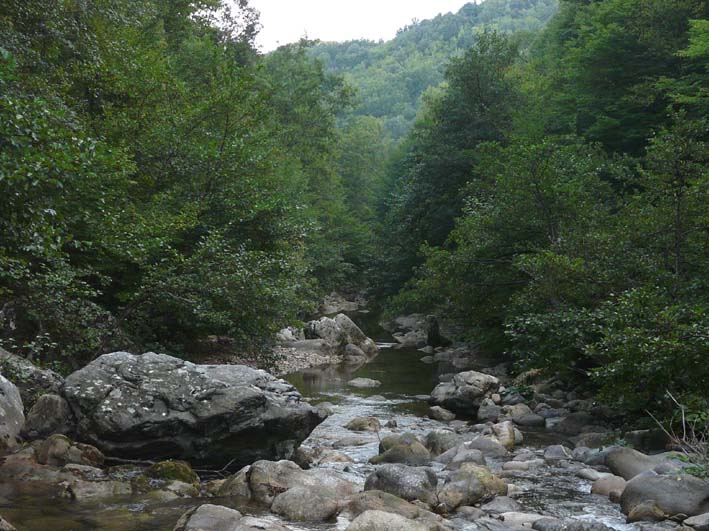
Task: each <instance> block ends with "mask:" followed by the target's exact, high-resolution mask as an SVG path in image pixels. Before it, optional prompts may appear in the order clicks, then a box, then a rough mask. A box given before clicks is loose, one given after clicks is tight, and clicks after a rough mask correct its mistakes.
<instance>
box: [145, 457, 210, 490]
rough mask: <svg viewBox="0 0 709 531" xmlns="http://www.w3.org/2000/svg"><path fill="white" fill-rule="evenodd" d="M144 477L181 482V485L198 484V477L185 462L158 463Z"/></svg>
mask: <svg viewBox="0 0 709 531" xmlns="http://www.w3.org/2000/svg"><path fill="white" fill-rule="evenodd" d="M145 475H146V476H147V477H149V478H152V479H164V480H166V481H182V482H183V483H191V484H193V485H198V484H199V476H198V475H197V474H196V473H195V471H194V470H192V467H191V466H190V464H189V463H187V462H185V461H160V462H159V463H155V464H154V465H152V466H151V467H150V468H148V469H147V470H146V471H145Z"/></svg>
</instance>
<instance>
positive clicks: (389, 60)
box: [0, 0, 709, 411]
mask: <svg viewBox="0 0 709 531" xmlns="http://www.w3.org/2000/svg"><path fill="white" fill-rule="evenodd" d="M547 21H548V23H547ZM258 27H259V21H258V13H257V12H256V11H255V10H254V9H253V8H252V7H250V6H249V4H248V1H247V0H238V2H226V1H223V0H174V1H170V2H164V1H161V0H139V1H127V0H96V1H93V2H55V1H52V0H36V1H33V2H26V1H24V0H0V211H1V212H2V214H1V215H0V341H1V343H0V346H4V347H5V348H9V349H12V350H14V351H16V352H18V353H22V354H24V355H26V356H28V357H30V358H32V359H33V360H34V361H36V362H37V363H44V364H53V365H54V366H55V367H57V368H59V369H66V370H68V369H71V368H76V367H78V366H81V365H82V364H84V363H85V362H86V361H88V360H90V359H93V358H94V357H96V356H97V355H99V354H101V353H105V352H110V351H113V350H117V349H122V348H123V349H132V350H140V351H143V350H146V349H156V350H159V351H163V352H170V353H175V354H179V355H184V356H191V355H193V354H195V353H196V352H200V351H204V350H209V349H210V348H213V346H214V338H219V343H220V346H223V343H224V342H226V343H228V344H229V346H230V348H233V349H234V350H237V351H249V352H256V353H258V352H266V351H267V349H265V348H264V345H265V344H266V343H268V342H269V341H270V338H271V337H272V336H273V333H274V332H275V331H276V330H277V329H278V328H280V327H282V326H284V325H286V324H288V323H294V322H297V321H298V320H299V319H302V318H304V317H305V316H307V315H308V314H309V312H310V311H311V310H312V309H313V308H314V304H315V301H317V300H318V298H319V297H320V296H322V295H323V294H324V293H327V292H329V291H331V290H333V289H338V290H341V291H346V292H359V291H366V292H367V293H368V295H369V296H370V297H372V298H375V299H376V300H377V301H379V302H380V303H381V304H382V305H385V306H386V307H387V311H388V312H389V313H391V314H395V313H403V312H414V311H416V312H427V313H433V312H435V313H439V314H440V315H443V316H447V317H452V318H455V319H456V320H459V321H461V322H463V323H464V324H465V325H466V327H467V329H468V330H469V337H470V339H472V340H473V341H475V342H476V343H479V344H480V346H481V348H484V349H486V350H488V351H490V352H493V353H496V354H499V355H501V356H506V357H508V358H510V359H513V360H515V362H516V363H517V365H518V367H519V368H520V369H521V368H524V367H536V368H543V369H545V370H548V371H550V372H561V373H562V374H568V375H573V376H574V377H578V378H582V379H585V380H590V381H591V382H592V383H593V384H595V385H597V386H598V388H599V390H600V391H601V393H602V396H603V397H604V398H605V399H607V400H609V401H612V402H615V403H618V404H621V405H622V406H624V407H625V408H627V409H629V410H638V411H640V410H643V409H645V408H651V409H657V410H661V409H663V407H664V406H663V402H662V400H663V394H664V391H665V390H669V391H672V392H673V393H675V395H676V396H677V397H679V398H680V399H681V400H683V401H685V402H686V403H688V404H691V405H692V406H694V407H699V406H700V403H701V401H702V400H705V399H706V382H707V381H708V379H709V365H707V363H706V357H707V354H708V353H709V296H708V295H707V293H709V285H708V283H709V277H707V270H709V207H708V205H709V170H708V169H707V168H708V166H707V162H708V159H709V144H708V143H707V142H708V141H709V5H707V3H706V1H704V0H561V1H560V2H558V5H557V2H556V1H554V0H487V1H486V2H483V3H482V4H480V5H477V6H476V5H475V4H468V5H466V6H465V7H463V9H461V10H460V12H458V13H457V14H448V15H441V16H439V17H437V18H435V19H433V20H431V21H415V22H413V23H412V24H411V25H410V26H408V27H406V28H403V29H402V30H401V31H400V32H399V34H398V35H397V37H396V38H395V39H394V40H392V41H390V42H387V43H373V42H368V41H355V42H349V43H339V44H338V43H312V42H306V41H303V42H301V43H298V44H293V45H288V46H284V47H281V48H279V49H278V50H276V51H274V52H271V53H269V54H265V55H264V54H260V53H259V52H258V51H257V50H256V48H255V46H254V38H255V36H256V34H257V31H258Z"/></svg>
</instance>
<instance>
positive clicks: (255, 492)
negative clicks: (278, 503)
mask: <svg viewBox="0 0 709 531" xmlns="http://www.w3.org/2000/svg"><path fill="white" fill-rule="evenodd" d="M237 475H238V474H237ZM245 479H246V481H247V482H248V491H249V492H250V493H251V498H252V500H253V501H255V502H256V503H259V504H261V505H266V506H268V507H270V506H271V504H272V503H274V500H275V498H276V497H277V496H278V495H280V494H281V493H283V492H286V491H288V490H290V489H292V488H294V487H303V488H325V489H328V490H329V491H331V492H333V493H334V496H335V497H336V499H338V500H344V499H346V498H347V497H349V496H351V495H352V494H354V492H355V491H356V490H357V488H356V486H355V484H354V483H352V482H351V481H349V480H348V479H347V478H346V477H345V475H344V474H342V473H341V472H338V471H337V470H334V469H331V468H315V469H311V470H303V469H302V468H300V467H299V466H298V465H297V464H295V463H293V462H292V461H257V462H255V463H254V464H253V465H251V467H250V468H249V469H248V472H247V473H246V477H245Z"/></svg>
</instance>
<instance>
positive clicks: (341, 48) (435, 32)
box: [312, 0, 558, 140]
mask: <svg viewBox="0 0 709 531" xmlns="http://www.w3.org/2000/svg"><path fill="white" fill-rule="evenodd" d="M557 5H558V0H512V1H511V0H486V1H485V2H482V3H479V4H478V3H469V4H466V5H464V6H463V7H462V8H461V9H460V10H459V11H458V12H457V13H447V14H442V15H438V16H437V17H435V18H433V19H431V20H420V21H419V20H414V21H412V22H411V24H409V25H408V26H406V27H404V28H402V29H401V30H399V32H398V33H397V36H396V37H395V38H394V39H393V40H391V41H388V42H373V41H363V40H357V41H349V42H344V43H331V42H325V43H319V44H317V45H316V46H315V47H314V48H313V50H312V54H313V56H315V57H317V58H318V59H320V60H322V61H323V63H324V64H325V66H326V67H327V68H328V69H329V70H331V71H333V72H336V73H341V74H343V75H344V76H345V78H346V79H347V80H348V81H349V82H350V84H351V85H352V86H353V87H355V88H356V89H357V90H358V93H359V97H358V100H359V101H358V104H357V106H356V107H355V109H354V113H355V115H357V116H374V117H376V118H380V119H381V120H382V122H383V124H384V128H385V130H386V131H387V132H388V133H389V134H390V135H391V137H392V138H394V139H397V140H398V139H400V138H402V137H403V136H404V135H405V134H406V133H407V132H408V130H409V128H410V127H411V125H412V124H413V122H414V120H415V119H416V116H417V113H418V111H419V108H420V106H421V96H422V95H423V94H424V93H425V92H426V90H427V89H428V88H430V87H435V86H437V85H439V84H440V83H441V82H442V81H443V80H444V74H445V70H444V68H442V65H445V64H446V63H448V61H449V60H450V59H451V58H452V57H458V56H462V55H464V53H465V51H466V50H468V49H469V48H470V47H471V46H473V44H474V43H475V42H476V40H477V38H478V36H479V34H480V33H483V32H484V31H497V32H499V33H513V32H516V31H520V32H521V31H535V30H538V29H539V28H541V27H542V26H543V25H544V24H545V23H546V22H547V21H548V20H549V18H550V17H551V16H552V15H553V14H554V13H555V12H556V9H557Z"/></svg>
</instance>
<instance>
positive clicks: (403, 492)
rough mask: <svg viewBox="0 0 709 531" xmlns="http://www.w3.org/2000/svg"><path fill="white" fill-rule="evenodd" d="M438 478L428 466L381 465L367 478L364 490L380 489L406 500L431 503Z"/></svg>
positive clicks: (433, 499) (434, 496)
mask: <svg viewBox="0 0 709 531" xmlns="http://www.w3.org/2000/svg"><path fill="white" fill-rule="evenodd" d="M437 485H438V478H437V477H436V474H435V473H434V472H433V470H431V469H430V468H426V467H412V466H407V465H401V464H390V465H382V466H379V467H377V469H376V470H375V471H374V472H373V473H372V474H371V475H370V476H369V477H368V478H367V481H366V482H365V483H364V490H380V491H383V492H388V493H389V494H393V495H394V496H398V497H399V498H401V499H403V500H407V501H414V500H420V501H422V502H424V503H428V504H430V503H433V502H434V501H435V499H436V486H437Z"/></svg>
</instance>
